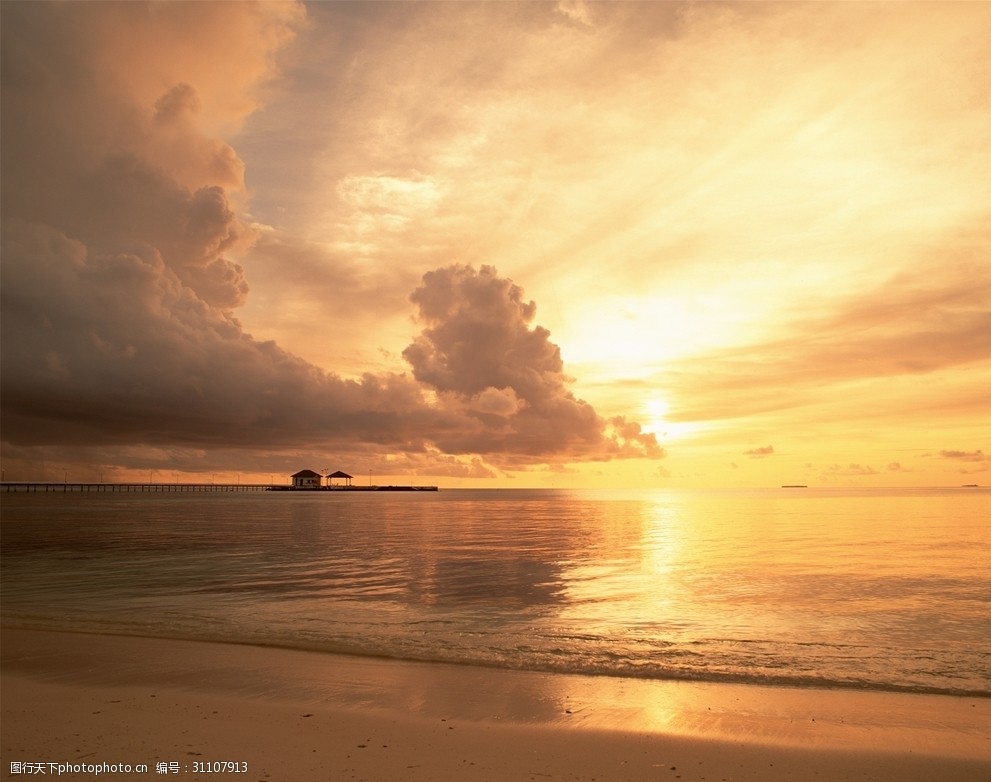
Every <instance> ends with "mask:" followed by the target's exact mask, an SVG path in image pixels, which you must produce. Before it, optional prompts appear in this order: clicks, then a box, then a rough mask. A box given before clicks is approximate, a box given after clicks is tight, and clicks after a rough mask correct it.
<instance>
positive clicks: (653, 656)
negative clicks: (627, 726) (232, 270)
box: [0, 488, 991, 696]
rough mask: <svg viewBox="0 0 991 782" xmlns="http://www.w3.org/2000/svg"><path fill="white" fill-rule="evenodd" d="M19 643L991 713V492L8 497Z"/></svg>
mask: <svg viewBox="0 0 991 782" xmlns="http://www.w3.org/2000/svg"><path fill="white" fill-rule="evenodd" d="M0 535H2V537H0V543H2V546H0V552H2V570H0V585H2V603H0V611H2V619H3V621H4V623H6V624H8V625H16V626H21V627H33V628H44V629H64V630H75V631H87V632H98V633H114V634H130V635H141V636H152V637H168V638H184V639H202V640H209V641H222V642H229V643H242V644H257V645H267V646H279V647H288V648H296V649H306V650H315V651H324V652H330V653H346V654H353V655H365V656H373V657H387V658H397V659H406V660H420V661H445V662H452V663H458V664H463V665H471V666H491V667H497V668H509V669H521V670H534V671H552V672H566V673H577V674H587V675H593V676H622V677H638V678H649V679H681V680H694V681H724V682H736V683H743V684H762V685H787V686H798V687H845V688H857V689H865V690H888V691H906V692H922V693H943V694H950V695H981V696H991V554H989V552H991V491H989V490H988V489H969V488H959V489H860V490H851V489H814V488H809V489H768V490H734V491H729V490H727V491H688V490H685V491H677V490H645V491H607V490H506V489H500V490H442V491H440V492H437V493H433V492H412V493H376V492H343V491H341V492H256V493H226V492H218V493H150V494H114V493H102V492H100V493H88V492H65V493H61V492H60V493H48V494H46V493H39V494H27V493H7V494H3V495H2V496H0Z"/></svg>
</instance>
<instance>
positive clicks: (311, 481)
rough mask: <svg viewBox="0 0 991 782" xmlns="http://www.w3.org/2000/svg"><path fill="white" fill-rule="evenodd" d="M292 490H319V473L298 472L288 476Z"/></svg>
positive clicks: (309, 471)
mask: <svg viewBox="0 0 991 782" xmlns="http://www.w3.org/2000/svg"><path fill="white" fill-rule="evenodd" d="M290 477H291V478H292V487H293V488H294V489H319V488H320V473H318V472H313V470H300V471H299V472H297V473H294V474H293V475H291V476H290Z"/></svg>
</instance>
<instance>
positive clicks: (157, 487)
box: [0, 481, 283, 493]
mask: <svg viewBox="0 0 991 782" xmlns="http://www.w3.org/2000/svg"><path fill="white" fill-rule="evenodd" d="M281 488H283V487H281V486H272V485H271V484H268V483H68V482H60V483H54V482H53V483H45V482H34V481H4V482H3V483H0V491H3V492H7V493H10V492H53V491H54V492H70V491H105V492H192V491H271V490H273V489H281Z"/></svg>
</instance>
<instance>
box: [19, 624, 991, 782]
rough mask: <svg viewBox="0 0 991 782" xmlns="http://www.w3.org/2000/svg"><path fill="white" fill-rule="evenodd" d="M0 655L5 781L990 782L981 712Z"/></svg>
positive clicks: (108, 653) (261, 655)
mask: <svg viewBox="0 0 991 782" xmlns="http://www.w3.org/2000/svg"><path fill="white" fill-rule="evenodd" d="M2 651H3V670H2V677H3V678H2V685H3V689H2V698H3V704H2V705H3V738H2V747H3V770H2V774H3V778H4V779H7V778H10V779H14V778H17V779H20V778H23V776H24V775H26V774H27V773H29V772H31V773H39V771H38V769H39V766H38V764H42V766H41V767H42V768H43V769H44V772H45V775H46V776H49V777H50V776H61V778H65V779H82V778H84V777H87V778H92V777H94V776H96V772H97V771H100V772H101V773H99V777H100V778H110V779H117V778H119V779H139V778H143V777H157V778H161V777H163V776H166V775H168V776H173V775H175V776H181V777H183V778H186V779H217V778H218V777H219V776H220V774H228V775H230V776H233V778H235V779H251V780H269V779H270V780H294V781H298V782H303V781H305V780H352V779H353V780H383V781H385V780H389V781H392V780H543V779H564V780H598V781H600V782H601V781H602V780H668V779H670V780H675V779H681V780H707V781H709V782H712V781H713V780H715V781H716V782H719V781H720V780H727V781H728V780H745V779H754V780H766V781H767V782H773V781H774V780H797V779H815V780H822V781H824V782H829V781H830V780H849V779H858V780H891V781H892V782H894V780H898V781H899V782H904V781H905V780H920V782H921V781H922V780H932V779H940V780H959V781H960V782H964V781H965V780H966V782H972V781H973V780H976V779H987V778H991V699H985V698H951V697H944V696H925V695H903V694H888V693H863V692H852V691H837V690H797V689H786V688H757V687H749V686H741V685H713V684H698V683H688V682H656V681H637V680H630V679H609V678H603V677H582V676H563V675H550V674H538V673H527V672H513V671H498V670H485V669H479V668H470V667H462V666H452V665H439V664H430V663H408V662H396V661H390V660H376V659H369V658H358V657H345V656H337V655H327V654H322V653H315V652H304V651H294V650H286V649H274V648H259V647H250V646H235V645H229V644H221V643H204V642H193V641H181V640H162V639H148V638H135V637H122V636H101V635H87V634H75V633H57V632H47V631H37V630H25V629H18V628H11V627H7V628H4V629H3V631H2ZM49 764H55V765H49ZM60 764H61V765H60ZM163 764H164V765H163ZM143 766H146V767H147V770H145V769H144V767H143ZM128 767H129V768H130V771H128V770H126V769H127V768H128ZM121 769H123V770H121ZM115 770H116V773H115Z"/></svg>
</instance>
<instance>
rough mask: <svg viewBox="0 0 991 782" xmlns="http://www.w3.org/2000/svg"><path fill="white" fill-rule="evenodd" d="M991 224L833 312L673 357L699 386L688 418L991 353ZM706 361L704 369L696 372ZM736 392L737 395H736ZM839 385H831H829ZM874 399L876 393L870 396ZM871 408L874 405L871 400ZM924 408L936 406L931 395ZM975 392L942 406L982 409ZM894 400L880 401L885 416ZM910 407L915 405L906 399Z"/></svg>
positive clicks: (886, 379) (888, 380)
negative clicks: (989, 257)
mask: <svg viewBox="0 0 991 782" xmlns="http://www.w3.org/2000/svg"><path fill="white" fill-rule="evenodd" d="M988 242H991V220H989V219H981V220H978V221H976V222H975V223H974V224H972V225H971V226H969V228H968V229H967V230H965V231H959V232H954V234H953V235H951V236H947V237H946V238H945V239H944V240H942V241H939V242H936V243H934V247H932V248H930V249H928V250H926V251H925V252H923V253H921V257H918V256H917V258H916V262H915V264H914V268H913V270H912V271H910V272H909V271H903V272H899V273H897V274H895V275H893V276H891V277H890V278H889V279H887V280H885V281H883V282H881V283H879V284H876V285H875V286H873V287H872V288H870V289H867V290H864V291H860V292H857V293H854V294H849V295H848V296H846V297H845V299H841V300H840V301H835V302H829V303H828V305H825V304H824V305H823V306H828V309H829V311H828V312H827V313H826V314H816V313H815V312H814V311H813V312H812V313H811V314H806V315H803V316H800V317H793V318H792V319H791V322H790V323H788V324H787V327H786V328H784V329H782V330H783V332H784V333H785V334H786V336H784V337H779V338H775V339H769V340H767V341H763V342H752V343H749V344H745V345H741V346H739V347H734V348H727V349H721V350H717V351H710V352H708V353H704V354H702V355H696V356H693V357H692V359H691V360H690V361H689V360H681V361H675V362H671V363H670V364H669V365H668V367H667V368H666V370H665V371H666V372H667V373H668V375H669V377H670V378H671V379H672V380H677V382H678V383H679V384H681V385H685V386H691V387H692V389H693V394H692V396H691V398H686V399H684V400H681V404H679V408H680V410H681V415H682V416H683V417H685V418H689V419H720V418H725V417H738V416H741V415H748V414H754V413H767V412H771V411H778V410H787V409H791V408H797V407H802V406H805V405H810V404H813V403H821V402H822V401H823V399H824V394H828V393H836V391H835V389H836V388H837V387H838V386H840V385H841V384H861V385H860V386H856V387H859V388H862V387H863V384H864V383H867V382H883V383H885V384H886V386H887V388H889V389H890V388H891V384H892V382H893V381H895V380H896V379H898V378H903V377H912V376H919V375H933V374H939V373H941V372H945V371H947V370H952V369H955V368H958V367H963V366H967V365H974V366H978V367H979V366H982V365H983V366H986V365H987V362H988V357H989V356H991V266H989V265H988V264H987V263H986V262H985V258H984V255H985V253H986V250H985V248H986V246H987V244H988ZM697 367H704V368H705V369H704V371H701V370H699V369H697ZM727 389H732V393H727ZM830 389H832V391H830ZM866 398H867V399H869V397H866ZM865 404H868V402H866V401H865ZM918 404H920V405H925V404H930V405H931V404H932V399H931V398H930V397H929V396H928V395H927V396H924V397H922V398H921V399H920V400H918ZM979 405H980V402H979V400H978V399H976V398H974V397H973V394H972V393H971V391H970V389H968V388H963V389H958V390H957V391H956V392H955V396H952V397H942V398H940V400H939V407H941V408H942V409H943V410H955V409H957V408H960V409H962V410H964V411H967V410H973V409H975V406H979ZM890 407H891V406H890V404H889V405H888V406H887V407H885V406H884V405H883V404H882V405H881V410H880V411H879V412H884V411H885V410H888V411H889V412H890ZM899 407H900V408H901V409H909V406H908V405H907V404H906V403H905V402H904V401H902V402H900V404H899Z"/></svg>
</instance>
